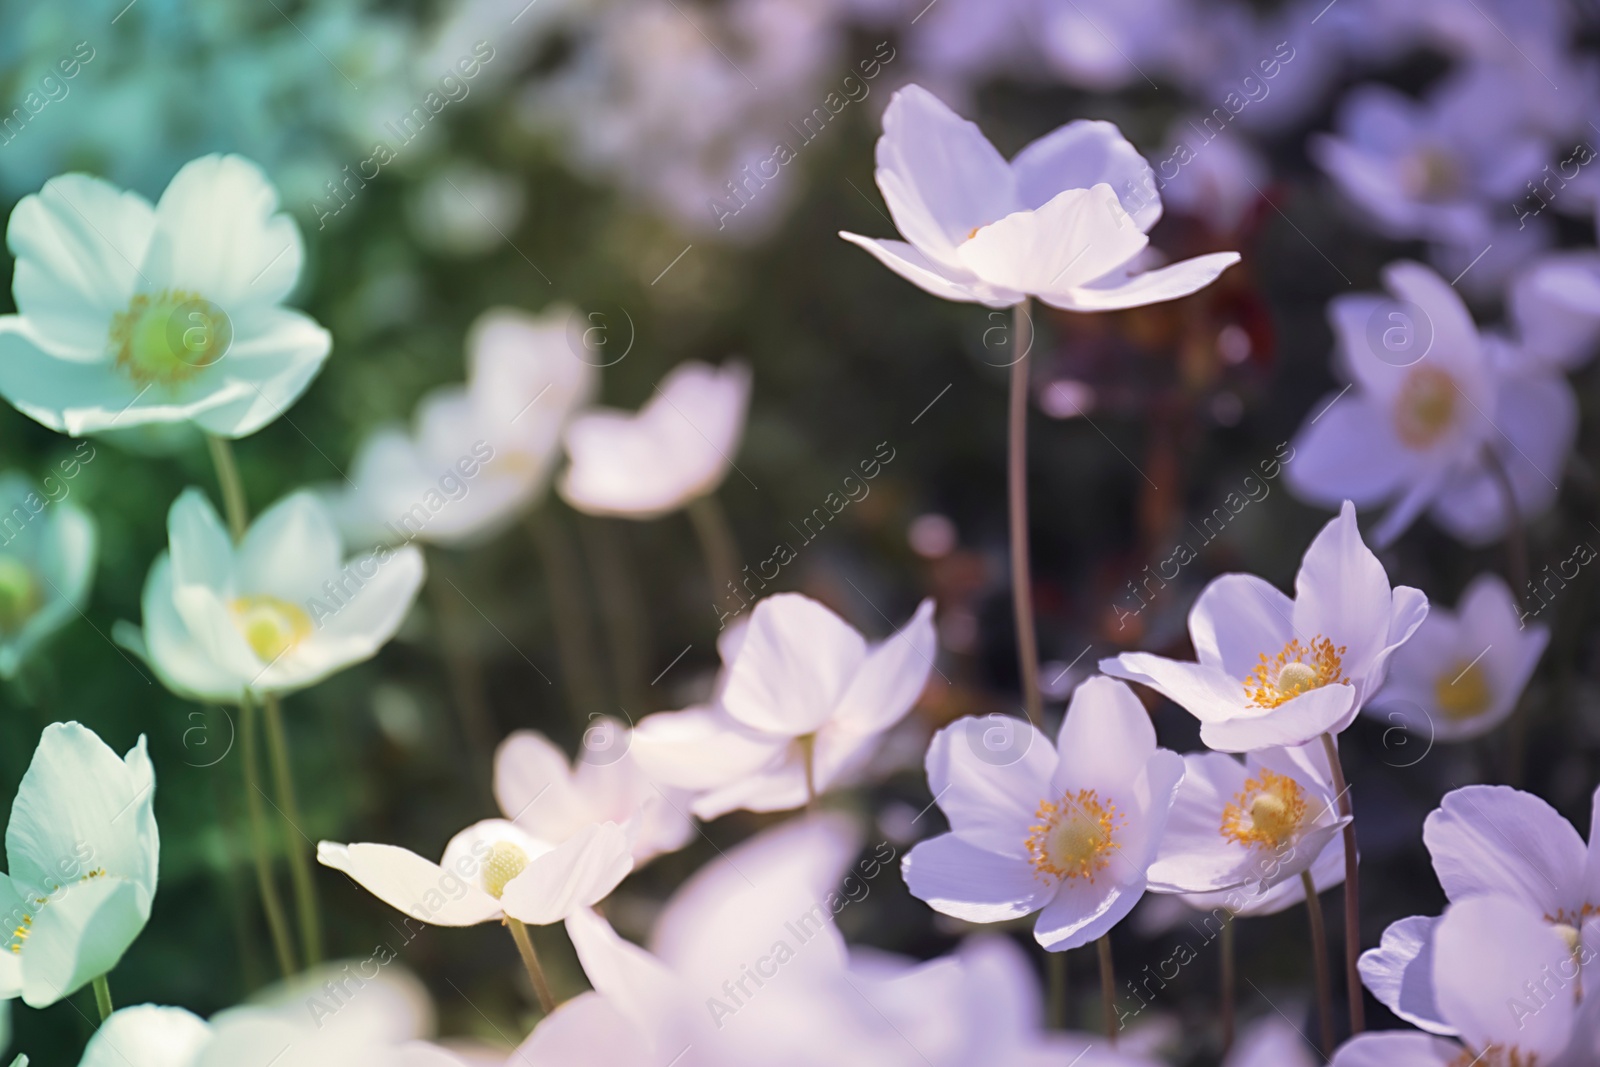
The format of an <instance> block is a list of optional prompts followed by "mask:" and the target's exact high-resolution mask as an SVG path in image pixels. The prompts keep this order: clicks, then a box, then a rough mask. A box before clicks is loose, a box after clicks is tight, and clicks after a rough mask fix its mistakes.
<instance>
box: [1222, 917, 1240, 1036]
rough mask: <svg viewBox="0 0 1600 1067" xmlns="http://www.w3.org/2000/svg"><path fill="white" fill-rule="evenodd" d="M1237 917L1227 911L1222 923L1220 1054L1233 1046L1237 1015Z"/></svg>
mask: <svg viewBox="0 0 1600 1067" xmlns="http://www.w3.org/2000/svg"><path fill="white" fill-rule="evenodd" d="M1238 921H1239V917H1238V916H1237V915H1234V914H1233V913H1232V912H1229V913H1228V918H1227V921H1226V922H1224V923H1223V924H1222V1055H1223V1056H1224V1057H1226V1056H1227V1055H1228V1050H1229V1049H1231V1048H1233V1032H1234V1020H1235V1018H1236V1017H1237V1015H1238V1008H1237V1001H1238V995H1237V992H1236V988H1237V986H1238V984H1239V980H1238V977H1237V976H1238V971H1239V950H1238V948H1237V947H1236V946H1235V944H1234V931H1233V926H1234V923H1236V922H1238Z"/></svg>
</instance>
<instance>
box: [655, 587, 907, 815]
mask: <svg viewBox="0 0 1600 1067" xmlns="http://www.w3.org/2000/svg"><path fill="white" fill-rule="evenodd" d="M721 651H722V656H723V662H724V665H725V668H726V677H725V679H724V681H723V688H722V693H721V697H720V699H719V701H718V702H717V703H716V704H715V705H714V706H712V707H707V708H689V709H687V710H684V711H673V712H660V713H658V714H655V715H648V716H646V717H645V718H644V719H642V720H641V721H640V722H639V725H638V726H637V727H636V728H635V730H634V732H633V747H632V750H631V752H632V756H633V758H634V759H636V760H637V761H638V763H639V766H640V767H641V768H643V770H644V772H645V773H646V774H647V775H649V776H650V777H651V778H653V779H655V780H657V781H659V782H661V783H663V784H666V785H671V786H675V787H677V788H680V789H686V790H690V791H693V792H696V793H698V794H699V796H697V797H696V799H695V801H694V804H693V807H692V810H693V811H694V813H695V814H696V815H698V816H699V817H700V818H702V819H714V818H717V817H718V816H720V815H724V814H726V813H727V812H730V811H735V810H738V809H744V810H747V811H784V810H786V809H789V808H798V807H800V806H801V805H802V804H805V803H806V802H807V800H808V799H809V798H810V797H811V796H812V795H813V794H816V795H820V794H822V793H824V792H826V791H827V790H828V789H829V788H831V787H833V786H835V785H839V784H841V783H843V782H845V781H848V780H850V779H851V778H852V776H854V775H856V774H858V773H859V772H860V771H861V769H862V767H863V765H864V764H865V763H866V762H867V760H868V759H870V758H871V756H872V754H873V752H874V751H876V749H877V746H878V743H879V740H880V738H881V737H882V736H883V734H884V733H885V732H886V731H887V730H888V729H889V728H890V727H892V726H894V725H895V724H896V723H898V722H899V721H900V720H901V719H903V718H904V717H905V716H906V713H907V712H909V711H910V710H911V708H912V707H913V706H914V705H915V704H916V702H917V698H918V697H920V696H921V695H922V690H923V689H924V688H925V687H926V686H927V683H928V675H929V674H930V673H931V672H932V671H933V669H934V666H933V665H934V657H935V656H936V655H937V654H938V638H937V635H936V633H935V631H934V625H933V601H932V600H925V601H923V602H922V604H921V605H920V606H919V607H918V608H917V612H916V614H915V615H914V616H912V618H911V621H910V622H908V623H906V625H905V626H904V627H903V628H902V629H901V630H899V631H898V632H897V633H895V634H894V635H893V636H891V637H889V638H888V639H887V640H885V641H883V642H882V643H881V644H878V645H868V644H867V641H866V639H865V638H864V637H862V636H861V634H860V633H858V632H857V631H856V629H855V628H854V627H852V626H851V625H850V624H849V623H847V622H845V621H844V620H843V619H841V618H839V616H837V615H835V614H834V613H833V612H831V611H829V610H828V609H827V608H825V607H823V606H822V605H821V604H819V603H817V602H816V601H815V600H812V599H810V598H809V597H804V596H801V595H799V594H797V593H779V594H777V595H775V596H770V597H767V598H766V599H765V600H762V601H761V602H760V603H758V604H757V605H756V606H755V609H754V611H752V612H751V616H750V622H749V624H748V625H747V626H746V627H745V628H744V629H743V631H742V632H741V633H740V634H739V635H738V637H737V639H734V640H724V641H723V642H722V643H721ZM808 776H809V777H808Z"/></svg>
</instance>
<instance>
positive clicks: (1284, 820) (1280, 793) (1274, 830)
mask: <svg viewBox="0 0 1600 1067" xmlns="http://www.w3.org/2000/svg"><path fill="white" fill-rule="evenodd" d="M1305 817H1306V797H1305V792H1304V791H1303V790H1302V789H1301V788H1300V783H1298V782H1296V781H1295V780H1294V779H1293V778H1290V777H1289V776H1288V775H1285V774H1278V773H1277V772H1275V771H1269V770H1267V769H1265V768H1262V771H1261V777H1259V778H1251V779H1249V780H1248V781H1246V782H1245V783H1244V789H1243V790H1242V791H1241V792H1240V793H1239V794H1238V795H1237V796H1235V797H1234V798H1233V803H1231V804H1229V805H1228V806H1227V807H1225V808H1223V809H1222V836H1223V837H1225V838H1227V839H1228V840H1230V841H1237V842H1238V843H1239V844H1241V845H1263V846H1265V847H1267V848H1277V847H1278V846H1279V845H1281V844H1283V843H1284V842H1285V841H1289V840H1291V839H1293V838H1294V836H1295V834H1297V833H1298V832H1299V831H1300V824H1301V823H1302V822H1304V821H1305Z"/></svg>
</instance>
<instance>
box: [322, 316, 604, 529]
mask: <svg viewBox="0 0 1600 1067" xmlns="http://www.w3.org/2000/svg"><path fill="white" fill-rule="evenodd" d="M570 318H571V313H570V311H569V310H568V309H566V308H562V307H557V308H554V309H552V310H550V311H548V312H546V313H545V314H543V315H540V316H537V317H535V316H532V315H528V314H526V313H524V312H521V311H516V310H513V309H510V308H496V309H491V310H489V311H486V312H484V313H483V314H482V315H480V316H479V317H478V319H477V321H476V322H475V323H474V324H473V326H472V330H471V331H470V332H469V333H468V335H467V383H466V385H465V386H464V387H463V386H459V385H447V386H443V387H441V388H438V389H435V390H434V391H433V392H431V393H429V394H428V395H427V396H425V397H423V398H422V401H421V403H419V404H418V405H417V410H416V415H415V425H414V427H413V429H412V431H411V432H410V433H409V434H408V433H406V432H405V431H403V430H401V429H398V428H394V427H390V428H386V429H382V430H379V431H378V432H376V433H374V434H373V435H372V436H370V437H368V438H367V440H366V441H365V442H363V443H362V445H361V448H360V449H359V450H358V451H357V453H356V458H355V462H354V464H352V470H351V472H350V484H349V485H346V484H343V483H340V484H336V485H333V486H331V487H329V488H328V489H326V490H324V495H325V496H326V497H327V498H328V499H329V500H330V504H331V505H332V506H333V508H334V512H335V514H336V515H337V516H338V517H339V519H340V526H341V528H342V529H343V530H344V531H345V532H346V534H347V535H348V536H350V537H351V538H352V540H356V541H359V542H362V543H367V544H376V543H382V542H387V543H391V544H392V543H397V542H400V541H410V540H412V539H413V538H416V539H420V540H423V541H428V542H432V543H436V544H445V545H455V544H461V543H464V542H471V541H478V540H482V539H484V538H486V537H488V536H490V535H492V534H493V533H495V532H497V531H499V530H500V529H502V528H503V527H505V526H506V525H507V524H508V523H509V522H511V521H513V520H514V519H515V518H516V516H517V515H518V514H519V513H520V512H521V511H522V510H523V509H525V508H526V507H527V506H528V505H530V504H531V503H533V502H534V501H535V500H536V499H537V498H538V497H539V495H540V494H541V493H542V492H543V491H544V488H545V486H546V484H547V483H548V482H549V478H550V474H551V471H552V469H553V468H554V466H555V463H556V459H557V457H558V456H559V455H560V446H561V432H562V429H563V428H564V427H565V425H566V422H567V419H568V417H569V416H570V415H571V414H572V411H573V410H574V409H575V408H577V407H578V406H579V405H581V404H584V403H587V402H588V400H589V399H590V397H591V396H592V395H593V393H594V391H595V388H596V386H597V385H598V384H599V374H598V371H596V370H595V368H594V367H593V366H592V365H590V364H587V363H585V362H583V361H582V360H580V359H579V358H578V357H577V356H576V355H574V354H573V352H572V350H571V348H570V347H569V344H568V339H567V326H568V323H569V320H570Z"/></svg>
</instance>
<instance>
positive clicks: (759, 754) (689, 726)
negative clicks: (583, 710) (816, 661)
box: [629, 708, 789, 790]
mask: <svg viewBox="0 0 1600 1067" xmlns="http://www.w3.org/2000/svg"><path fill="white" fill-rule="evenodd" d="M788 745H789V738H787V737H778V736H775V735H772V734H766V733H760V732H758V731H755V730H752V729H750V728H749V727H747V726H745V725H743V724H741V723H739V722H737V721H735V720H734V719H732V718H731V717H729V715H728V714H727V713H726V712H724V711H722V710H721V709H713V708H686V709H685V710H683V711H662V712H657V713H656V714H654V715H646V716H645V717H644V718H643V719H641V720H639V724H638V725H637V726H636V727H634V730H633V734H632V747H631V748H630V749H629V751H630V752H631V753H632V756H633V758H634V759H635V760H636V761H638V764H639V767H640V769H641V770H642V771H644V773H645V774H646V775H647V776H649V777H650V778H652V779H655V780H658V781H659V782H661V783H662V784H663V785H667V786H672V787H676V788H679V789H696V790H701V789H713V788H717V787H719V786H723V785H727V784H728V783H729V782H732V781H735V780H737V779H739V778H742V777H744V776H746V775H750V774H754V773H755V772H756V771H758V770H760V769H761V768H762V767H765V766H767V765H768V764H770V763H772V762H773V761H774V760H776V759H778V758H779V757H780V756H781V755H782V754H783V752H784V750H785V749H787V747H788Z"/></svg>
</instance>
